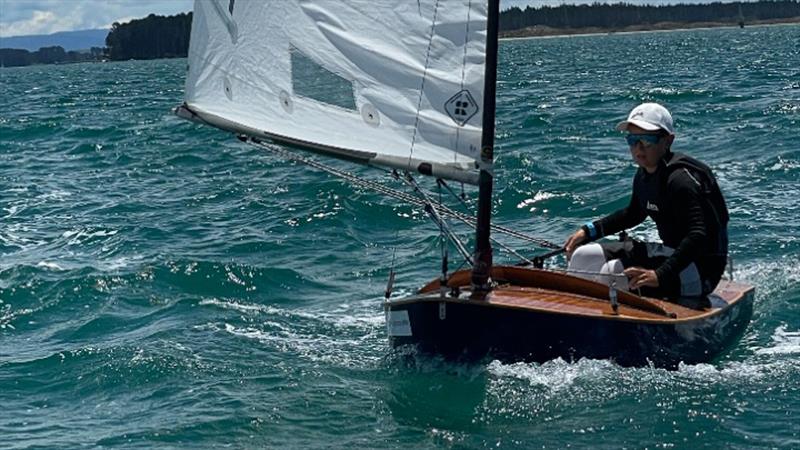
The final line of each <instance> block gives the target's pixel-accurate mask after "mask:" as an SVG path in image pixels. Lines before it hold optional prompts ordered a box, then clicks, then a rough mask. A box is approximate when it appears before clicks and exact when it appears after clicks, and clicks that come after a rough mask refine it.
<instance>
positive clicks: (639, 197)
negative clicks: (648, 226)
mask: <svg viewBox="0 0 800 450" xmlns="http://www.w3.org/2000/svg"><path fill="white" fill-rule="evenodd" d="M674 155H675V154H674V153H671V152H668V153H667V154H666V155H665V156H664V158H663V159H662V160H661V162H660V164H659V167H658V169H657V170H656V171H655V172H654V173H652V174H649V173H647V171H646V170H644V169H643V168H639V170H638V171H637V172H636V175H635V176H634V178H633V194H632V195H631V200H630V203H628V206H626V207H625V208H622V209H620V210H618V211H616V212H614V213H612V214H610V215H608V216H606V217H604V218H602V219H600V220H598V221H596V222H594V226H595V230H597V232H598V236H597V237H602V236H605V235H610V234H614V233H618V232H620V231H622V230H626V229H628V228H632V227H634V226H636V225H638V224H640V223H642V222H644V220H645V219H646V218H647V217H650V218H651V219H653V221H654V222H655V223H656V227H657V228H658V234H659V237H660V238H661V241H662V242H663V243H664V245H666V246H669V247H672V248H673V249H675V252H674V253H673V254H672V255H671V256H670V257H669V258H667V259H666V260H665V261H664V263H663V264H661V266H660V267H658V268H657V269H656V275H657V276H658V279H659V281H660V282H664V281H665V280H667V279H675V278H677V277H678V276H679V274H680V272H681V271H682V270H683V269H685V268H686V267H687V266H688V265H689V264H690V263H692V262H694V263H695V264H696V265H697V268H698V272H699V273H700V276H701V278H703V279H704V280H709V281H710V282H711V283H713V285H716V283H717V281H719V278H720V276H721V275H722V272H723V271H724V267H725V261H726V259H727V228H726V224H727V210H726V211H725V219H724V222H723V223H722V224H721V225H720V224H719V219H718V218H717V216H716V215H715V214H716V213H715V211H714V210H713V209H714V207H713V206H711V203H710V202H709V201H708V199H707V197H708V193H707V192H705V189H704V186H703V184H702V183H703V181H702V180H703V179H702V174H700V173H697V172H694V171H692V170H689V169H687V168H686V167H675V168H668V167H667V164H668V163H669V162H670V160H671V159H672V158H673V157H674ZM709 173H710V171H709ZM714 183H716V182H714ZM717 189H718V188H717ZM720 198H721V194H720ZM723 202H724V200H723ZM722 208H725V206H724V203H723V205H722Z"/></svg>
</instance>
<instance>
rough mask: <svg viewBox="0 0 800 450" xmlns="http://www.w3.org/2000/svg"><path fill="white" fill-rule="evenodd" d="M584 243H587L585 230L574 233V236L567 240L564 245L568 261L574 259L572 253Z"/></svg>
mask: <svg viewBox="0 0 800 450" xmlns="http://www.w3.org/2000/svg"><path fill="white" fill-rule="evenodd" d="M584 242H586V232H585V231H583V228H581V229H580V230H578V231H576V232H575V233H573V234H572V236H570V237H569V238H568V239H567V242H565V243H564V248H565V249H566V250H567V260H570V259H571V258H572V252H574V251H575V249H576V248H578V247H579V246H580V245H581V244H583V243H584Z"/></svg>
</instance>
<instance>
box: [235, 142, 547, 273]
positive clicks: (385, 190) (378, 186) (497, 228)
mask: <svg viewBox="0 0 800 450" xmlns="http://www.w3.org/2000/svg"><path fill="white" fill-rule="evenodd" d="M239 139H240V140H242V141H244V142H247V143H250V144H252V145H254V146H257V147H259V148H262V149H265V150H268V151H270V152H272V153H275V154H278V155H280V156H281V157H283V158H285V159H288V160H291V161H295V162H300V163H303V164H306V165H308V166H310V167H313V168H315V169H318V170H321V171H323V172H327V173H329V174H331V175H333V176H336V177H339V178H342V179H344V180H347V181H348V182H350V183H352V184H353V185H356V186H359V187H363V188H367V189H371V190H373V191H376V192H379V193H381V194H384V195H386V196H389V197H392V198H396V199H398V200H402V201H404V202H406V203H408V204H411V205H414V206H418V207H422V208H424V207H425V200H422V199H420V198H417V197H415V196H413V195H411V194H408V193H406V192H403V191H400V190H397V189H394V188H391V187H389V186H386V185H384V184H382V183H378V182H375V181H371V180H366V179H364V178H359V177H358V176H356V175H353V174H351V173H349V172H346V171H344V170H340V169H336V168H334V167H331V166H328V165H326V164H323V163H321V162H319V161H316V160H315V159H313V158H308V157H305V156H302V155H300V154H298V153H295V152H292V151H289V150H286V149H284V148H283V147H281V146H278V145H269V144H267V143H266V142H264V141H262V140H260V139H258V138H254V137H247V136H240V137H239ZM437 212H438V213H439V214H441V215H442V216H447V217H451V218H454V219H457V220H459V221H461V222H463V223H465V224H467V225H469V226H470V227H472V228H475V226H476V223H477V220H476V219H475V218H474V217H472V216H470V215H467V214H464V213H460V212H458V211H455V210H453V209H451V208H450V207H448V206H445V205H441V206H440V208H439V209H438V211H437ZM491 227H492V231H494V232H496V233H500V234H505V235H508V236H511V237H514V238H516V239H519V240H521V241H524V242H530V243H533V244H536V245H538V246H540V247H542V248H549V249H558V248H561V246H560V245H558V244H554V243H552V242H550V241H547V240H545V239H541V238H537V237H533V236H529V235H526V234H524V233H520V232H519V231H515V230H512V229H511V228H508V227H505V226H503V225H497V224H492V225H491ZM495 242H496V241H495ZM501 246H502V245H501ZM522 259H525V258H522Z"/></svg>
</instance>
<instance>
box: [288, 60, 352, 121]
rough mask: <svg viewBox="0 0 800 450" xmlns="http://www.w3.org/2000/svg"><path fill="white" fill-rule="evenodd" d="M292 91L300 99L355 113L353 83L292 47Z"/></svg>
mask: <svg viewBox="0 0 800 450" xmlns="http://www.w3.org/2000/svg"><path fill="white" fill-rule="evenodd" d="M290 52H291V64H292V90H293V91H294V94H295V95H297V96H300V97H305V98H309V99H312V100H315V101H317V102H320V103H324V104H326V105H330V106H336V107H339V108H343V109H347V110H350V111H356V110H357V108H356V98H355V93H354V92H355V90H354V87H353V82H352V81H350V80H348V79H345V78H343V77H341V76H339V75H337V74H335V73H333V72H331V71H330V70H328V69H326V68H325V67H322V66H321V65H320V64H317V62H316V61H314V60H312V59H311V58H309V57H308V56H306V55H304V54H303V52H301V51H300V50H298V49H297V48H294V47H292V48H291V50H290Z"/></svg>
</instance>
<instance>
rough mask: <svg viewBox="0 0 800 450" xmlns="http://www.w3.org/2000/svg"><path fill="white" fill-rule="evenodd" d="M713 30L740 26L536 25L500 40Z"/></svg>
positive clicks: (761, 22) (784, 21)
mask: <svg viewBox="0 0 800 450" xmlns="http://www.w3.org/2000/svg"><path fill="white" fill-rule="evenodd" d="M796 24H800V17H792V18H788V19H769V20H754V21H751V22H746V23H745V26H744V27H745V28H747V27H752V26H763V25H796ZM712 28H739V25H738V24H736V23H731V22H659V23H654V24H647V25H633V26H629V27H619V28H601V27H586V28H553V27H548V26H544V25H536V26H533V27H527V28H522V29H518V30H510V31H503V32H501V33H500V39H503V40H513V39H532V38H549V37H568V36H598V35H613V34H631V33H649V32H659V31H681V30H699V29H712Z"/></svg>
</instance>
